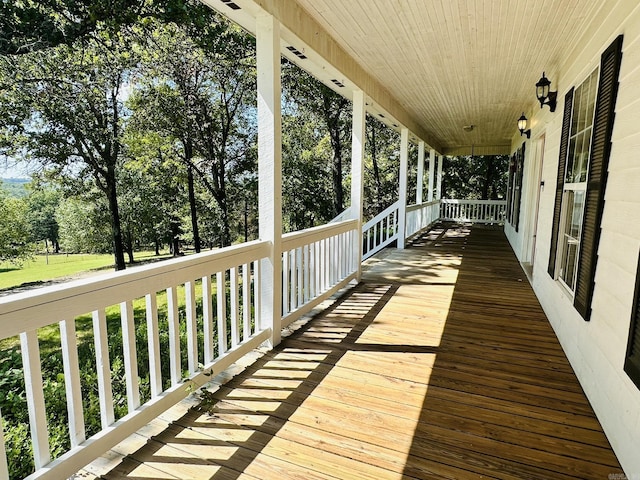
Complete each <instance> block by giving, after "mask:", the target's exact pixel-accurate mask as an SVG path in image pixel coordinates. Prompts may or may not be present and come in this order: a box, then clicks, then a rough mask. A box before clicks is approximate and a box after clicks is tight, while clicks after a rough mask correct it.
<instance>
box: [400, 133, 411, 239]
mask: <svg viewBox="0 0 640 480" xmlns="http://www.w3.org/2000/svg"><path fill="white" fill-rule="evenodd" d="M408 164H409V129H408V128H405V127H403V128H402V130H400V187H399V188H398V196H399V197H400V207H399V209H398V248H399V249H404V241H405V234H406V228H405V227H406V224H407V167H408Z"/></svg>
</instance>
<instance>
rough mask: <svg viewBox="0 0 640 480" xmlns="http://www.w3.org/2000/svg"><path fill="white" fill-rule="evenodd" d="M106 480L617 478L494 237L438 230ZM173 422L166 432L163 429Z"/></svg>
mask: <svg viewBox="0 0 640 480" xmlns="http://www.w3.org/2000/svg"><path fill="white" fill-rule="evenodd" d="M157 422H158V425H156V426H155V427H154V425H150V426H149V428H148V429H147V430H148V433H147V437H145V436H144V432H142V433H140V434H139V441H140V443H142V444H143V445H142V446H141V448H139V449H138V450H137V451H136V452H135V453H133V454H130V455H128V456H126V457H125V459H124V460H123V461H122V462H121V463H120V464H119V465H118V466H117V467H116V468H114V469H112V470H111V471H110V472H109V473H107V474H106V475H104V476H103V478H107V479H117V478H131V479H137V480H142V479H159V478H162V479H165V478H166V479H174V478H177V479H213V480H220V479H230V480H231V479H240V478H243V479H244V478H246V479H267V478H274V479H275V478H277V479H335V478H339V479H391V478H394V479H398V478H403V479H425V478H450V479H465V478H479V477H488V478H502V479H522V478H527V479H555V478H582V479H591V478H593V479H606V478H607V476H608V475H609V474H612V473H621V470H620V466H619V464H618V462H617V460H616V458H615V456H614V454H613V452H612V450H611V448H610V446H609V444H608V442H607V440H606V438H605V436H604V434H603V433H602V430H601V427H600V425H599V423H598V421H597V420H596V419H595V417H594V414H593V411H592V409H591V407H590V406H589V403H588V401H587V399H586V398H585V396H584V394H583V392H582V389H581V388H580V385H579V384H578V381H577V380H576V378H575V376H574V374H573V372H572V370H571V367H570V366H569V364H568V362H567V360H566V358H565V356H564V354H563V352H562V349H561V347H560V345H559V344H558V341H557V339H556V337H555V335H554V333H553V331H552V329H551V327H550V325H549V323H548V321H547V319H546V317H545V315H544V313H543V312H542V309H541V308H540V305H539V304H538V302H537V300H536V298H535V296H534V294H533V291H532V290H531V288H530V286H529V284H528V283H527V281H526V277H525V275H524V272H523V271H522V269H521V268H520V266H519V264H518V263H517V261H516V259H515V257H514V255H513V252H512V251H511V249H510V247H509V245H508V243H507V241H506V239H505V237H504V234H503V233H502V231H501V230H498V229H493V228H488V227H473V228H471V227H464V226H442V225H441V226H438V227H437V228H435V229H432V230H431V231H429V232H427V233H425V234H423V235H422V236H421V237H419V238H417V239H416V240H414V242H413V245H412V247H411V248H409V249H407V250H404V251H399V250H386V251H384V252H382V254H380V255H378V256H377V257H374V258H372V259H370V260H369V261H368V262H367V265H366V269H365V274H364V276H363V282H362V283H360V284H359V285H358V286H357V287H355V288H354V289H352V290H350V291H349V292H347V293H346V294H345V295H343V296H342V297H341V298H340V299H339V300H338V301H337V302H336V303H335V304H334V305H333V306H332V307H331V308H329V309H328V310H326V311H324V312H322V313H321V314H319V315H318V316H316V318H314V319H313V320H312V321H310V322H308V323H307V324H306V325H304V326H302V327H301V328H300V329H299V330H297V331H296V332H294V333H293V334H292V335H291V336H289V337H288V338H286V339H284V340H283V342H282V344H281V345H280V346H279V347H278V348H276V349H275V350H273V351H271V352H267V353H266V354H265V355H264V356H262V357H261V358H259V359H258V360H257V361H255V362H254V363H253V364H252V365H250V366H248V367H247V368H246V369H245V370H244V371H243V372H242V373H241V374H239V375H237V376H235V377H234V378H232V379H231V380H230V381H229V382H228V383H226V384H224V385H222V386H221V387H220V388H219V389H218V390H217V391H216V392H214V393H213V394H212V397H211V399H210V405H209V411H208V412H203V411H200V410H197V409H191V410H190V411H188V412H187V413H186V414H184V415H183V416H181V417H178V418H173V419H170V420H169V421H168V422H166V423H164V424H162V425H160V424H161V423H162V422H161V421H160V420H158V421H157ZM167 423H168V425H167Z"/></svg>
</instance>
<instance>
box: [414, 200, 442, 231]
mask: <svg viewBox="0 0 640 480" xmlns="http://www.w3.org/2000/svg"><path fill="white" fill-rule="evenodd" d="M439 218H440V201H439V200H433V201H431V202H424V203H421V204H419V205H410V206H408V207H407V222H406V232H405V237H406V238H409V237H410V236H412V235H414V234H415V233H418V232H419V231H420V230H423V229H425V228H427V227H429V226H430V225H432V224H433V223H434V222H436V221H437V220H438V219H439Z"/></svg>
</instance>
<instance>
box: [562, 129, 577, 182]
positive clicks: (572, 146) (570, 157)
mask: <svg viewBox="0 0 640 480" xmlns="http://www.w3.org/2000/svg"><path fill="white" fill-rule="evenodd" d="M575 154H576V137H572V138H571V139H570V140H569V150H568V152H567V173H566V175H565V177H564V181H565V182H566V183H573V164H574V158H575Z"/></svg>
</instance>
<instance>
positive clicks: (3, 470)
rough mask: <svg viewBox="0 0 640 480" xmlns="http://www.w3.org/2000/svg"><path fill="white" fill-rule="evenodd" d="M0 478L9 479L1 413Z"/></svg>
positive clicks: (0, 415)
mask: <svg viewBox="0 0 640 480" xmlns="http://www.w3.org/2000/svg"><path fill="white" fill-rule="evenodd" d="M0 478H9V465H8V462H7V450H6V448H4V428H3V427H2V412H0Z"/></svg>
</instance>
